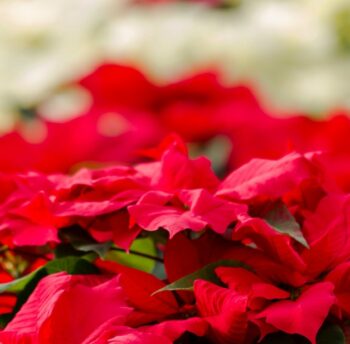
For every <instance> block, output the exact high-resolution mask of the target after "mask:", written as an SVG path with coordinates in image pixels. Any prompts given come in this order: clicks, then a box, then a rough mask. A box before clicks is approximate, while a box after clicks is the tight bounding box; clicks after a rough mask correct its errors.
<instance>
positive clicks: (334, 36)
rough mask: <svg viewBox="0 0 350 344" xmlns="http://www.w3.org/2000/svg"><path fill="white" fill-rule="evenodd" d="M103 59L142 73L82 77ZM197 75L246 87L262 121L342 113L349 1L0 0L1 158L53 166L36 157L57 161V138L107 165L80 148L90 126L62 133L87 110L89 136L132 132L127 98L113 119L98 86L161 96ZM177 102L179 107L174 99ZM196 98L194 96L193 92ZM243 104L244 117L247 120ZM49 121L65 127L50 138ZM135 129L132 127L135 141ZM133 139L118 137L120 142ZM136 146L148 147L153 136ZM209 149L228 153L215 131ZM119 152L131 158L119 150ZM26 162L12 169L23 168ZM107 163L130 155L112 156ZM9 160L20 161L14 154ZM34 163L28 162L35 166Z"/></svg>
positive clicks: (348, 73)
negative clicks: (150, 87)
mask: <svg viewBox="0 0 350 344" xmlns="http://www.w3.org/2000/svg"><path fill="white" fill-rule="evenodd" d="M106 63H108V64H109V65H113V64H115V65H118V66H127V67H128V68H129V67H130V68H133V69H134V70H135V71H137V73H140V74H142V77H140V75H139V76H137V77H136V76H135V75H134V74H135V73H136V72H135V73H134V74H133V75H129V76H126V75H125V70H124V72H123V71H119V72H117V71H114V72H113V71H111V70H110V71H109V72H106V71H105V72H104V74H103V73H102V74H103V76H101V75H102V74H101V73H100V74H101V75H98V76H96V75H95V79H94V78H93V77H90V79H89V76H91V75H94V72H95V71H96V69H98V68H100V66H103V65H106ZM208 71H211V72H212V71H215V73H217V78H218V80H219V82H220V87H223V88H225V87H236V86H237V85H245V86H247V87H249V89H250V90H253V93H254V97H255V98H256V99H258V100H257V101H258V103H259V106H258V107H260V106H261V107H262V108H263V109H264V111H265V112H266V113H268V114H269V116H272V117H283V118H284V117H286V116H287V117H288V116H291V115H292V114H293V115H297V114H298V115H300V114H302V115H303V116H305V117H307V118H312V119H314V120H325V119H327V118H329V116H330V114H331V113H334V111H345V112H347V110H348V109H349V108H350V2H349V1H348V0H283V1H282V0H206V1H205V0H202V1H201V0H197V1H196V0H193V1H189V0H188V1H185V0H182V1H180V0H179V1H170V0H168V1H165V0H163V1H160V0H158V1H156V0H153V1H152V0H148V1H147V0H52V1H47V0H1V1H0V134H1V135H2V138H3V142H4V143H2V141H0V148H1V147H2V151H4V150H8V152H7V153H8V157H7V158H4V159H5V160H6V159H7V160H6V163H7V164H9V161H12V159H15V158H14V155H16V154H18V152H21V159H22V160H23V159H24V160H26V159H27V160H28V159H29V160H30V161H32V160H33V159H34V160H35V159H36V161H37V160H38V159H39V158H38V157H37V158H34V156H35V154H36V155H37V156H39V155H40V156H41V157H43V156H45V159H46V160H45V162H43V163H42V164H54V162H53V160H54V159H52V161H51V160H47V156H48V155H50V154H51V155H53V154H56V157H57V154H58V155H59V154H61V155H62V156H67V154H66V153H67V151H64V152H61V151H60V152H57V146H62V145H64V144H66V145H68V146H67V147H66V148H67V149H69V147H72V146H69V145H82V146H85V148H86V151H87V152H86V155H84V157H82V158H79V159H75V160H74V159H73V160H74V161H73V160H72V162H71V163H72V164H73V163H76V162H79V160H94V161H95V160H106V159H105V156H106V154H105V152H106V149H105V148H104V152H103V153H101V154H100V156H102V155H104V158H101V159H100V158H96V155H95V156H94V155H93V154H92V155H91V158H90V156H89V152H92V151H93V150H96V146H97V143H96V141H94V142H88V139H84V140H85V141H84V140H81V138H78V137H77V136H78V135H81V136H85V137H86V136H89V138H90V139H91V137H92V136H93V135H92V134H91V133H90V132H89V129H87V128H88V127H89V125H90V124H87V123H84V125H82V124H79V125H78V127H79V130H78V129H74V130H73V129H72V127H70V125H72V120H73V119H76V118H78V117H79V116H82V115H86V114H87V113H90V120H89V123H90V122H91V123H95V124H94V125H97V126H98V127H99V133H100V134H101V132H102V133H103V134H104V135H105V136H108V137H112V136H114V137H119V134H120V133H124V132H125V128H126V127H130V123H132V126H133V128H134V127H135V125H136V124H135V122H133V120H131V121H130V120H129V119H130V118H131V117H128V115H125V114H129V112H130V106H129V105H130V104H129V105H127V106H126V105H125V102H124V103H123V102H120V101H119V103H118V106H117V109H118V111H114V110H113V111H114V112H113V113H115V112H118V114H120V113H121V112H123V111H124V110H125V111H124V112H123V114H122V115H121V116H119V117H118V120H117V121H116V120H115V118H114V119H113V118H112V117H113V116H110V115H109V114H110V112H111V108H110V107H109V106H108V107H107V106H105V105H106V104H104V105H103V106H102V105H101V102H100V101H99V100H98V99H97V98H98V97H97V96H96V95H97V94H99V92H101V93H103V92H107V93H108V92H110V91H108V90H107V88H108V87H110V88H111V87H112V88H113V87H115V96H116V97H117V98H118V97H119V98H125V97H126V98H128V97H129V98H130V99H131V98H132V99H139V98H140V97H141V98H142V97H144V93H145V92H150V91H149V90H148V91H145V89H144V88H143V87H144V86H142V87H141V86H140V82H141V81H140V82H138V81H135V80H136V79H137V78H141V79H142V78H145V79H147V82H149V83H150V84H152V85H153V86H154V87H158V89H157V90H158V91H155V92H160V91H159V89H162V87H163V88H164V87H165V86H166V85H171V84H174V83H176V82H179V81H180V80H185V79H186V78H187V79H188V78H189V77H190V76H193V75H195V74H196V73H199V74H200V73H207V72H208ZM118 73H119V74H118ZM137 73H136V74H137ZM131 74H132V73H131ZM135 78H136V79H135ZM112 79H113V80H114V81H113V80H112ZM141 79H140V80H141ZM84 80H88V81H86V82H85V81H84ZM89 80H90V81H89ZM133 82H134V83H135V84H133ZM113 83H115V84H118V85H114V84H113ZM112 84H113V85H114V86H113V85H112ZM141 84H142V82H141ZM199 84H200V82H197V84H196V85H197V86H195V88H196V87H197V89H198V87H199V88H200V87H202V88H203V89H205V90H206V91H205V92H204V96H203V92H202V91H201V92H202V93H201V92H199V93H201V97H202V98H203V97H206V96H207V95H206V92H209V93H210V94H211V95H212V93H213V92H214V91H213V92H212V91H210V87H211V86H208V85H209V84H210V82H209V84H206V81H204V82H203V83H201V85H202V86H198V85H199ZM124 85H129V86H126V89H127V90H129V91H127V90H126V89H125V87H124ZM128 87H129V88H128ZM186 87H187V86H186ZM191 87H193V86H191ZM191 87H190V88H191ZM237 87H238V86H237ZM153 91H154V90H153ZM153 91H152V92H153ZM113 92H114V91H113ZM123 92H124V93H123ZM161 92H164V91H161ZM167 92H168V91H167ZM176 92H178V91H176ZM176 92H175V93H176ZM181 92H182V93H181V94H183V91H181ZM186 92H187V91H186ZM186 92H185V93H186ZM215 92H216V91H215ZM197 93H198V92H197ZM164 97H165V98H166V99H168V98H169V97H168V96H164V95H163V96H162V99H163V100H162V102H164V99H165V98H164ZM167 97H168V98H167ZM172 97H173V98H174V97H175V96H174V95H172ZM181 97H182V98H181V99H182V102H184V100H183V99H184V97H183V95H182V96H181ZM196 97H197V98H196V101H198V94H197V95H196ZM100 98H101V97H100ZM129 98H128V99H129ZM173 98H172V99H173ZM202 98H201V99H202ZM191 101H192V100H191ZM122 103H123V104H122ZM129 103H130V102H129ZM158 103H159V101H158ZM158 103H157V104H158ZM92 104H94V105H93V106H92ZM109 104H110V103H109ZM152 104H153V103H152ZM162 104H163V103H162ZM152 106H153V105H152ZM92 108H94V110H96V108H98V109H99V113H100V115H101V114H102V112H103V120H101V119H99V120H98V122H94V120H91V118H92V117H91V112H94V113H95V112H96V111H92V110H91V109H92ZM102 108H103V110H102ZM107 108H108V109H107ZM155 108H156V109H157V111H158V109H159V104H158V105H157V106H156V107H155V106H153V107H152V109H155ZM133 109H135V107H133ZM107 110H108V111H107ZM121 110H123V111H121ZM255 110H256V109H255ZM255 110H254V111H255ZM249 111H253V110H249ZM249 111H248V114H245V115H244V116H246V117H247V116H250V115H249ZM139 113H140V111H139ZM106 114H107V115H106ZM157 116H158V115H157ZM146 117H147V116H145V118H146ZM126 118H127V120H126ZM132 118H134V117H132ZM186 121H187V119H186V118H184V119H183V123H182V126H184V127H185V126H188V123H187V122H186ZM55 123H59V124H60V125H61V124H62V123H64V124H66V127H64V128H62V126H60V131H59V133H56V134H55V135H54V134H53V133H54V131H55V130H56V129H55V128H56V127H55ZM101 123H102V124H101ZM167 123H168V122H167ZM191 123H192V124H193V122H191ZM195 125H196V124H195ZM136 126H139V127H142V128H143V129H144V128H147V130H146V131H147V133H146V134H145V136H147V137H148V138H149V137H151V138H154V140H153V141H154V142H158V140H157V139H155V137H156V136H157V135H156V134H155V132H157V133H158V132H159V129H155V128H154V127H152V126H153V124H152V123H150V122H149V121H148V119H144V118H141V115H139V114H138V116H137V125H136ZM151 127H152V128H151ZM101 128H102V129H101ZM269 128H270V127H269ZM269 128H267V127H266V130H269ZM174 130H175V131H178V130H176V126H175V127H174V126H172V127H171V128H170V130H169V131H174ZM180 131H181V130H180ZM14 133H16V138H14V136H13V135H14ZM69 133H73V134H74V137H75V138H74V140H69ZM79 133H80V134H79ZM218 133H219V132H218ZM65 134H67V135H68V138H67V137H65ZM73 134H72V135H73ZM219 134H220V133H219ZM11 135H12V136H11ZM48 135H49V136H50V135H51V136H55V139H53V140H52V141H50V142H51V143H48V144H47V145H46V146H49V148H47V150H46V151H45V152H46V153H43V150H45V149H46V148H45V147H44V148H45V149H44V148H43V147H42V146H40V149H39V148H38V147H39V146H38V145H39V144H41V143H42V142H44V140H45V139H47V136H48ZM139 135H140V132H139V131H137V139H138V140H139V139H140V137H139ZM142 135H143V134H142ZM142 135H141V136H142ZM305 135H306V134H305ZM346 135H347V134H346ZM18 137H21V138H20V139H19V138H18ZM134 138H135V137H134V136H133V137H132V138H130V137H127V143H128V146H130V145H132V144H133V143H131V142H134V141H133V140H134ZM0 140H1V138H0ZM66 140H67V142H66V143H64V141H66ZM91 140H92V139H91ZM146 141H147V144H150V143H151V141H152V140H148V139H147V140H146ZM189 141H191V139H189ZM194 141H196V140H194ZM318 141H320V140H318ZM24 142H25V143H30V144H31V145H34V146H35V145H37V148H33V147H29V146H26V145H25V143H24ZM154 142H152V144H153V143H154ZM129 143H130V144H129ZM118 144H119V143H116V141H113V142H112V141H111V142H110V141H109V142H108V143H106V144H105V146H104V147H107V146H108V147H109V148H108V149H110V146H111V145H114V147H117V145H118ZM215 145H216V146H215V148H212V146H210V147H209V148H208V147H207V148H208V149H209V151H208V152H209V153H208V154H209V155H210V154H211V153H210V149H214V153H215V152H219V151H220V152H221V151H225V149H226V150H227V149H228V148H227V142H226V141H225V139H222V137H221V136H220V137H219V139H218V141H215ZM19 146H21V147H22V148H18V147H19ZM142 146H143V143H140V144H139V143H138V144H137V145H136V146H135V147H136V148H140V147H141V148H143V147H142ZM146 146H147V145H146ZM89 147H90V148H89ZM118 147H119V148H118V149H119V150H120V149H124V148H120V147H125V145H124V146H118ZM135 147H134V148H135ZM317 147H318V146H317ZM7 148H9V149H7ZM215 150H216V151H215ZM45 154H46V155H45ZM111 154H112V153H111ZM128 154H129V155H130V154H132V153H131V152H126V153H125V155H128ZM5 155H6V154H5ZM25 155H28V156H25ZM216 155H218V154H214V156H216ZM219 155H220V154H219ZM268 155H269V154H268ZM29 160H28V162H27V163H23V166H29V165H30V164H32V163H31V162H29ZM107 160H111V159H107ZM112 160H113V159H112ZM114 160H121V161H125V160H130V159H128V158H125V157H116V158H115V159H114ZM13 164H21V163H20V162H19V159H18V160H16V159H15V160H14V162H13ZM2 166H4V164H2ZM38 166H39V165H38V164H37V163H33V164H32V167H34V168H39V167H38ZM40 168H41V169H43V168H42V166H41V167H40ZM5 169H6V168H5ZM44 169H45V168H44ZM46 169H47V168H46ZM47 170H50V168H49V169H47ZM52 170H55V168H52ZM57 170H60V168H57Z"/></svg>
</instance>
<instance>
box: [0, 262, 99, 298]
mask: <svg viewBox="0 0 350 344" xmlns="http://www.w3.org/2000/svg"><path fill="white" fill-rule="evenodd" d="M62 271H65V272H67V273H68V274H71V275H74V274H82V275H83V274H96V273H99V270H98V269H97V268H96V266H95V265H93V264H91V263H90V262H89V261H88V260H87V259H86V258H84V257H83V258H80V257H65V258H59V259H55V260H52V261H50V262H48V263H46V265H44V266H42V267H40V268H39V269H37V270H35V271H33V272H31V273H30V274H28V275H26V276H23V277H21V278H18V279H16V280H14V281H11V282H8V283H1V284H0V293H3V292H9V293H20V292H22V291H23V290H24V289H25V288H26V287H27V286H28V285H30V284H31V285H32V284H35V285H36V284H37V283H38V282H39V280H40V279H41V278H43V277H45V276H47V275H51V274H54V273H56V272H62Z"/></svg>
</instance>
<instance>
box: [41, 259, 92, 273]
mask: <svg viewBox="0 0 350 344" xmlns="http://www.w3.org/2000/svg"><path fill="white" fill-rule="evenodd" d="M45 270H46V272H47V274H49V275H51V274H54V273H57V272H62V271H65V272H67V273H68V274H70V275H76V274H79V275H86V274H97V273H99V270H98V269H97V267H96V266H95V265H93V264H91V263H90V262H89V261H88V260H86V259H84V258H79V257H64V258H59V259H55V260H53V261H51V262H48V263H47V264H46V265H45Z"/></svg>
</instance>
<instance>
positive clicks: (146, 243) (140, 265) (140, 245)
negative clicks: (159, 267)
mask: <svg viewBox="0 0 350 344" xmlns="http://www.w3.org/2000/svg"><path fill="white" fill-rule="evenodd" d="M136 252H138V253H140V254H141V255H138V254H136ZM142 254H145V255H148V256H151V257H156V256H157V249H156V247H155V244H154V241H153V240H152V238H150V237H147V238H140V239H136V240H134V242H133V244H132V245H131V247H130V253H127V252H121V251H109V252H108V253H107V254H106V256H105V258H106V259H107V260H113V261H115V262H118V263H120V264H123V265H126V266H129V267H132V268H135V269H138V270H142V271H145V272H152V271H153V269H154V267H155V265H156V262H155V260H154V259H152V258H148V257H145V256H142Z"/></svg>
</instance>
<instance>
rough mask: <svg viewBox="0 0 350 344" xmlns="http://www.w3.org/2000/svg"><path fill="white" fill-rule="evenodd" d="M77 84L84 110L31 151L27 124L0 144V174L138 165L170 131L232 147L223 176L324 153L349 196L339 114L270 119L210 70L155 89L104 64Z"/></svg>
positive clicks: (345, 131) (345, 127)
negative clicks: (256, 161) (291, 156)
mask: <svg viewBox="0 0 350 344" xmlns="http://www.w3.org/2000/svg"><path fill="white" fill-rule="evenodd" d="M77 84H78V85H80V86H81V87H83V88H84V89H85V91H86V92H88V93H89V94H90V96H91V99H92V101H91V104H90V107H89V108H88V109H87V110H85V111H84V112H83V113H81V114H80V116H77V117H76V118H75V119H72V120H70V121H67V122H64V123H54V122H50V121H43V120H42V122H41V125H43V126H44V127H45V128H46V129H45V132H46V136H45V135H44V137H43V138H42V141H40V142H37V143H35V144H31V143H28V142H27V141H26V140H25V139H24V138H23V137H22V136H21V135H20V133H21V132H23V130H24V129H23V127H24V128H26V126H28V125H29V126H30V128H32V127H31V125H32V120H31V119H28V118H27V120H26V121H25V122H24V123H21V124H20V125H19V128H18V130H17V131H15V132H13V133H10V134H8V135H6V136H3V137H1V138H0V150H1V152H2V154H1V155H0V170H1V171H10V172H18V171H28V170H38V171H43V172H49V173H56V172H63V173H66V172H67V171H72V169H74V167H76V166H81V164H82V163H84V162H85V163H86V162H100V163H101V162H103V163H106V162H109V163H115V162H135V161H140V154H139V153H140V152H141V151H144V150H145V149H148V148H150V147H152V146H153V145H155V144H157V143H158V142H159V141H160V140H161V139H162V138H164V137H165V136H166V135H167V134H169V133H173V132H175V133H177V134H178V135H180V136H181V137H182V138H183V139H185V140H186V141H187V142H190V143H195V144H196V145H197V148H198V147H200V149H201V151H202V152H203V153H204V154H205V153H206V151H207V149H208V146H210V143H211V142H212V141H211V140H213V139H214V138H215V137H218V136H224V137H226V138H227V139H228V141H229V142H230V143H231V153H230V154H229V156H227V157H224V158H225V159H224V160H225V161H224V164H223V165H224V166H222V169H223V170H224V171H221V172H224V173H226V174H227V173H229V170H230V169H232V168H237V167H239V166H241V165H243V164H244V163H246V162H248V161H250V160H251V159H252V158H265V159H266V158H267V159H278V158H281V157H282V156H284V155H285V154H288V153H291V152H292V151H298V152H303V153H306V152H308V151H316V150H322V151H325V152H326V155H325V156H324V157H323V160H324V161H325V162H326V165H327V169H328V171H329V173H331V174H332V175H333V177H334V178H335V179H336V180H337V182H338V184H339V185H340V186H342V187H343V189H344V190H347V191H349V190H350V182H349V181H350V172H349V171H350V165H349V161H350V160H349V158H350V119H349V117H348V116H347V114H346V113H345V112H342V111H335V112H334V113H333V114H330V115H329V116H328V119H325V120H314V119H311V118H309V117H308V116H305V115H293V116H291V115H290V116H288V117H285V116H284V117H281V116H276V115H280V114H276V113H274V111H272V110H270V109H266V108H264V107H263V106H262V105H261V104H260V103H259V101H258V99H257V97H256V96H255V95H254V93H253V92H252V90H251V89H249V88H248V87H246V86H227V85H225V84H223V83H222V82H221V81H220V80H219V76H218V75H217V73H215V72H210V71H207V72H203V73H197V74H195V75H190V76H187V77H185V78H183V79H181V80H179V81H175V82H171V83H168V84H165V85H157V84H155V83H154V82H152V81H150V80H149V79H148V78H147V77H146V76H145V75H143V74H142V73H141V72H140V71H138V70H137V69H135V68H131V67H126V66H119V65H114V64H105V65H102V66H100V67H98V68H97V69H96V70H95V71H94V72H92V73H91V74H89V75H88V76H86V77H84V78H83V79H82V80H80V81H79V82H78V83H77ZM38 115H39V117H38V118H40V113H39V114H38ZM38 118H36V119H35V121H36V122H35V123H37V121H38ZM39 123H40V122H39ZM25 130H26V131H28V128H27V129H25ZM62 138H64V140H63V139H62ZM257 143H258V144H257ZM209 148H210V147H209Z"/></svg>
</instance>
